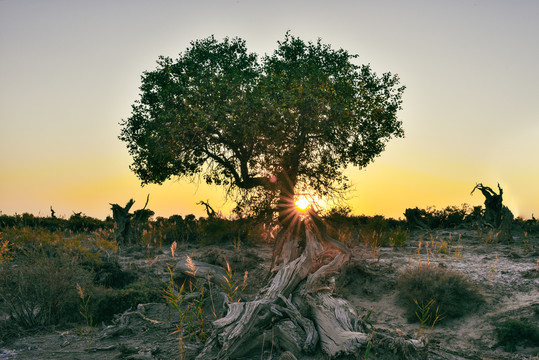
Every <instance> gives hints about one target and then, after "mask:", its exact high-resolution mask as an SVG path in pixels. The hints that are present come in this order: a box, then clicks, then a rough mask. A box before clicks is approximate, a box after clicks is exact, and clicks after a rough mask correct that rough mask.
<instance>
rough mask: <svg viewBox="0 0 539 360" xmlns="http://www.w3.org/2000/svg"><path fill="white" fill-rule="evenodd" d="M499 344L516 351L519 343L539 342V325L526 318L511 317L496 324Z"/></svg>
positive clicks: (530, 343) (508, 349) (507, 349)
mask: <svg viewBox="0 0 539 360" xmlns="http://www.w3.org/2000/svg"><path fill="white" fill-rule="evenodd" d="M495 331H496V336H497V338H498V344H499V345H501V346H503V347H504V349H505V350H506V351H515V350H516V347H517V345H534V344H535V345H536V344H539V327H538V326H537V325H535V324H532V323H530V322H528V321H525V320H517V319H509V320H506V321H503V322H500V323H497V324H496V329H495Z"/></svg>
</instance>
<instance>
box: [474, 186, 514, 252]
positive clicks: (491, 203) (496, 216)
mask: <svg viewBox="0 0 539 360" xmlns="http://www.w3.org/2000/svg"><path fill="white" fill-rule="evenodd" d="M476 189H477V190H479V191H481V193H482V194H483V196H484V197H485V214H484V220H485V223H486V224H487V225H489V226H491V227H492V228H493V229H494V230H495V231H496V237H497V239H498V240H500V241H503V242H511V241H512V240H513V236H512V235H511V227H512V223H513V218H514V217H513V213H512V212H511V210H509V208H508V207H507V206H505V205H503V189H502V188H501V186H500V184H498V190H499V193H496V192H495V191H494V190H492V189H491V188H490V187H489V186H484V185H483V184H481V183H479V184H477V185H475V187H474V188H473V190H472V192H471V193H470V194H473V193H474V191H475V190H476Z"/></svg>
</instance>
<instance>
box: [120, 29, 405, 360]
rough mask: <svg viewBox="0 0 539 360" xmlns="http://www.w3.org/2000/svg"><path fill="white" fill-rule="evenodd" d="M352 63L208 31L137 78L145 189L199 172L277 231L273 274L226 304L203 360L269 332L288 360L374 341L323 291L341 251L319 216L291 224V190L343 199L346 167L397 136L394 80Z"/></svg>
mask: <svg viewBox="0 0 539 360" xmlns="http://www.w3.org/2000/svg"><path fill="white" fill-rule="evenodd" d="M356 58H357V56H356V55H350V54H349V53H348V52H347V51H345V50H342V49H339V50H334V49H332V48H331V47H330V46H329V45H325V44H322V43H321V41H320V40H318V41H317V42H314V43H313V42H308V43H305V42H304V41H302V40H301V39H299V38H297V37H294V36H292V35H290V34H289V33H287V34H286V35H285V38H284V40H283V41H281V42H278V46H277V49H276V50H275V52H274V53H273V54H271V55H265V56H263V57H261V58H259V57H258V56H257V55H255V54H252V53H249V52H248V51H247V48H246V43H245V41H244V40H242V39H239V38H234V39H229V38H225V39H224V40H223V41H222V42H219V41H217V40H216V39H215V38H214V37H213V36H212V37H209V38H207V39H203V40H197V41H194V42H192V43H191V46H190V47H189V48H187V50H186V51H185V52H184V53H182V54H180V55H179V57H178V58H177V59H176V60H172V59H171V58H168V57H160V58H159V60H158V61H157V69H156V70H153V71H148V72H145V73H144V74H143V76H142V85H141V87H140V89H141V94H140V100H138V101H137V102H136V103H135V104H134V105H133V109H132V114H131V116H130V117H129V118H128V119H127V120H125V121H123V122H122V127H123V129H122V133H121V135H120V139H121V140H123V141H125V142H126V143H127V146H128V150H129V153H130V154H131V155H132V156H133V160H134V161H133V164H132V165H131V169H132V170H133V171H134V172H135V173H136V174H137V176H138V177H139V178H140V179H141V180H142V182H143V184H146V183H162V182H164V181H166V180H167V179H169V178H171V177H174V176H178V177H180V178H181V177H188V178H189V177H194V176H202V177H203V178H204V179H205V180H206V181H207V182H208V183H210V184H217V185H223V186H225V187H226V188H227V189H228V190H229V191H232V192H234V191H239V192H240V193H242V194H244V195H249V194H250V195H252V197H251V198H250V199H249V201H252V200H253V198H257V199H259V201H260V202H262V203H264V202H266V203H268V199H270V201H269V202H270V203H271V204H272V205H273V206H274V207H275V208H276V210H277V211H278V219H279V222H280V224H281V226H282V230H281V232H280V234H279V235H278V237H277V240H276V245H275V248H274V255H273V266H272V269H273V271H274V272H275V276H274V277H273V279H272V280H271V281H270V283H269V284H268V286H267V287H266V288H265V289H264V290H262V291H261V293H260V294H259V295H258V297H257V298H256V299H255V300H254V301H251V302H248V303H234V304H230V305H229V312H228V314H227V315H226V316H225V317H224V318H223V319H219V320H217V321H215V322H214V326H215V332H214V335H213V336H212V337H210V339H209V340H208V342H207V343H206V346H205V347H204V349H203V350H202V352H201V353H200V355H199V358H201V359H202V358H204V359H206V358H209V359H211V358H238V357H241V356H244V355H245V353H246V352H248V351H249V349H250V348H251V347H253V346H254V347H255V348H256V347H258V349H260V343H262V347H263V346H264V339H265V338H270V337H271V338H272V339H273V340H274V343H278V344H279V348H280V349H281V350H282V351H285V350H286V351H289V352H291V353H292V354H294V355H295V356H301V354H302V353H309V352H313V351H315V349H316V348H317V346H318V345H317V344H318V343H320V344H321V345H320V346H321V349H322V352H324V353H325V354H326V355H327V356H328V357H330V358H332V357H335V356H338V355H339V354H352V353H354V352H356V351H358V349H360V348H361V347H363V348H364V347H365V346H366V344H367V342H368V341H369V338H370V336H369V335H367V334H366V329H367V327H366V325H365V324H362V323H361V321H359V319H357V318H356V317H355V315H354V312H353V309H352V308H351V307H350V305H349V304H348V303H347V302H346V301H344V300H342V299H336V298H334V297H333V296H332V294H331V282H330V284H329V285H328V284H326V280H327V279H328V278H331V277H332V276H333V275H334V274H335V273H336V272H337V271H338V270H339V269H340V268H341V267H342V266H343V265H344V264H345V263H346V262H347V261H348V260H349V258H350V252H349V250H348V249H346V248H345V247H344V246H343V245H342V244H341V243H339V242H337V241H335V240H334V239H331V238H330V237H329V236H328V235H327V233H326V231H325V226H324V224H323V223H322V221H321V220H320V218H319V217H318V216H317V214H316V213H315V212H314V210H312V209H311V210H310V211H309V212H307V213H306V214H304V215H300V214H299V213H298V212H297V211H295V207H294V197H295V195H296V194H297V193H301V192H305V191H310V192H314V193H316V194H318V195H322V196H331V195H335V194H339V193H340V192H342V191H344V190H346V188H347V186H348V182H347V179H346V178H345V176H344V174H343V171H344V169H345V168H346V166H348V165H349V164H351V165H354V166H358V167H364V166H366V165H368V164H369V163H370V162H371V161H373V159H374V158H375V157H376V156H378V155H379V154H380V153H381V152H382V151H383V150H384V148H385V144H386V142H387V141H388V140H389V139H391V138H392V137H402V136H403V130H402V124H401V122H400V121H399V120H398V119H397V111H398V110H399V109H400V107H401V102H402V93H403V91H404V87H403V86H401V87H399V78H398V77H397V76H396V75H392V74H391V73H386V74H383V75H381V76H377V75H376V74H375V73H374V72H373V71H372V70H371V68H370V66H369V65H356V64H355V63H354V60H355V59H356ZM247 203H248V204H249V202H247ZM251 204H252V203H251ZM178 268H180V266H178ZM291 299H292V300H291ZM296 300H298V301H296ZM298 304H302V306H303V307H306V308H309V309H310V310H309V311H307V312H306V311H303V310H305V309H302V308H301V306H299V305H298ZM307 313H309V314H311V316H310V317H309V316H307V315H306V314H307ZM276 314H280V315H278V316H277V315H276ZM269 328H271V329H272V330H271V332H270V333H268V331H269V330H268V329H269ZM273 329H276V331H277V333H276V334H273ZM377 336H382V335H377ZM371 337H372V335H371ZM382 337H383V336H382ZM379 340H380V339H379ZM384 341H385V340H384ZM407 344H408V345H410V344H411V343H407Z"/></svg>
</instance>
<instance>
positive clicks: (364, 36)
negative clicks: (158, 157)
mask: <svg viewBox="0 0 539 360" xmlns="http://www.w3.org/2000/svg"><path fill="white" fill-rule="evenodd" d="M538 14H539V2H538V1H533V0H529V1H523V0H515V1H497V0H477V1H473V0H468V1H462V0H451V1H437V0H424V1H419V0H417V1H416V0H411V1H404V0H394V1H389V0H356V1H352V0H332V1H320V0H307V1H303V0H302V1H294V0H286V1H281V0H274V1H265V0H264V1H258V0H231V1H229V0H214V1H210V0H197V1H195V0H176V1H167V0H155V1H149V0H145V1H142V0H113V1H111V0H92V1H82V0H0V212H1V214H7V215H13V214H22V213H25V212H28V213H33V214H35V215H39V216H48V215H50V207H51V206H52V208H53V209H54V210H55V212H56V214H57V215H60V216H64V217H69V216H70V215H71V214H73V213H74V212H82V213H83V214H86V215H88V216H92V217H97V218H102V219H104V218H105V217H106V216H108V215H111V210H110V204H111V203H118V204H120V205H123V204H125V203H127V202H128V201H129V199H131V198H133V199H135V205H134V206H133V209H138V208H142V207H143V206H144V203H145V200H146V196H147V195H148V194H149V195H150V200H149V203H148V208H150V209H152V210H153V211H155V213H156V216H164V217H168V216H170V215H173V214H179V215H187V214H190V213H193V214H195V215H197V216H201V215H205V210H204V207H203V206H201V205H197V204H196V203H197V202H198V201H200V200H204V201H207V200H209V202H210V204H211V205H212V207H214V209H215V210H218V211H221V212H222V213H223V214H225V215H226V214H228V213H229V211H230V209H231V208H232V207H233V203H232V202H231V201H230V200H228V201H227V200H226V196H225V193H224V191H223V190H222V189H221V188H219V187H209V186H207V185H205V184H203V183H196V182H195V183H190V182H188V181H185V180H179V181H178V180H171V181H167V182H166V183H165V184H163V185H147V186H145V187H141V185H140V181H139V180H138V179H137V178H136V176H135V175H134V174H133V173H132V172H131V171H130V170H129V165H130V164H131V162H132V159H131V158H130V155H129V154H128V152H127V149H126V146H125V144H124V143H123V142H122V141H120V140H118V135H119V134H120V130H121V126H120V122H121V121H122V119H126V118H128V117H129V116H130V113H131V105H132V104H133V103H134V101H135V100H137V99H138V97H139V86H140V76H141V75H142V73H143V72H144V71H146V70H153V69H155V68H156V60H157V58H158V57H159V56H160V55H163V56H170V57H173V58H176V57H177V56H178V54H179V53H181V52H183V51H184V50H185V49H186V48H187V47H188V46H189V43H190V42H191V41H193V40H196V39H202V38H206V37H208V36H210V35H212V34H213V35H215V37H216V38H218V39H222V38H224V37H226V36H228V37H236V36H238V37H240V38H243V39H245V40H246V42H247V47H248V49H249V51H252V52H256V53H258V54H260V55H263V54H266V53H267V54H270V53H272V52H273V50H274V49H275V48H276V44H277V41H278V40H282V39H284V34H285V33H286V31H288V30H290V32H291V33H292V34H293V35H295V36H299V37H300V38H301V39H303V40H304V41H316V40H317V39H318V38H321V39H322V42H323V43H326V44H331V46H332V47H333V48H335V49H339V48H343V49H345V50H347V51H349V52H350V53H351V54H358V55H359V58H358V59H357V62H358V63H362V64H371V67H372V68H373V69H374V70H375V71H376V72H377V73H378V74H382V73H385V72H391V73H393V74H398V75H399V77H400V79H401V83H402V84H403V85H405V86H406V87H407V89H406V91H405V93H404V98H403V109H402V110H401V111H400V112H399V113H398V118H399V119H400V120H401V121H402V122H403V127H404V131H405V138H403V139H392V140H390V142H389V143H388V145H387V148H386V150H385V151H384V152H383V153H382V154H381V155H380V156H379V157H377V158H376V159H375V161H374V163H372V164H370V165H368V166H367V167H365V168H363V169H352V168H350V169H347V174H348V176H349V177H350V179H351V180H352V185H353V190H352V191H351V192H350V193H349V194H348V204H349V205H350V206H351V207H352V209H353V213H355V214H365V215H376V214H379V215H384V216H386V217H394V218H399V217H403V213H404V211H405V209H406V208H413V207H416V206H417V207H420V208H427V207H429V206H435V207H436V208H438V209H442V208H445V207H446V206H460V205H461V204H463V203H467V204H470V205H474V206H475V205H481V204H482V203H483V200H484V199H483V197H482V195H481V194H480V193H474V195H473V196H471V195H470V192H471V190H472V189H473V187H474V186H475V184H476V183H478V182H482V183H483V184H485V185H487V186H491V187H492V188H494V189H495V188H496V186H497V185H496V184H497V183H499V184H500V186H501V187H502V188H503V189H504V202H505V203H506V205H507V206H508V207H509V208H510V209H511V210H512V212H513V213H514V214H515V216H522V217H524V218H530V217H531V215H532V214H535V215H536V216H537V215H538V214H539V162H538V160H537V158H538V155H539V141H538V139H539V41H537V39H538V38H539V22H538V21H537V15H538Z"/></svg>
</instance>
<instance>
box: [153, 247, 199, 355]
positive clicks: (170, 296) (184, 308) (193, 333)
mask: <svg viewBox="0 0 539 360" xmlns="http://www.w3.org/2000/svg"><path fill="white" fill-rule="evenodd" d="M186 262H187V267H188V268H189V269H190V271H189V272H188V273H189V275H191V276H192V277H193V279H194V280H192V281H189V284H188V287H189V288H187V287H186V281H184V282H183V283H182V285H181V286H179V287H178V286H177V285H176V282H175V281H174V270H173V269H172V268H171V267H170V266H168V272H169V281H168V282H167V283H166V286H165V288H164V290H163V291H164V295H163V296H164V298H165V300H166V302H167V303H168V304H170V305H172V307H173V308H174V309H175V310H176V312H177V314H178V315H179V323H178V324H176V331H174V332H173V334H176V333H177V334H179V335H178V341H179V345H178V348H179V350H180V356H181V358H183V357H184V355H185V345H184V344H185V342H186V341H187V342H190V341H191V340H192V339H193V338H195V339H196V340H198V341H204V340H206V338H207V334H206V320H205V318H204V310H203V304H204V301H205V295H204V286H203V284H199V282H198V280H197V279H196V277H195V275H196V272H197V269H196V267H195V264H194V262H193V260H192V259H191V258H190V257H189V256H187V260H186ZM193 295H194V296H193Z"/></svg>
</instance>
